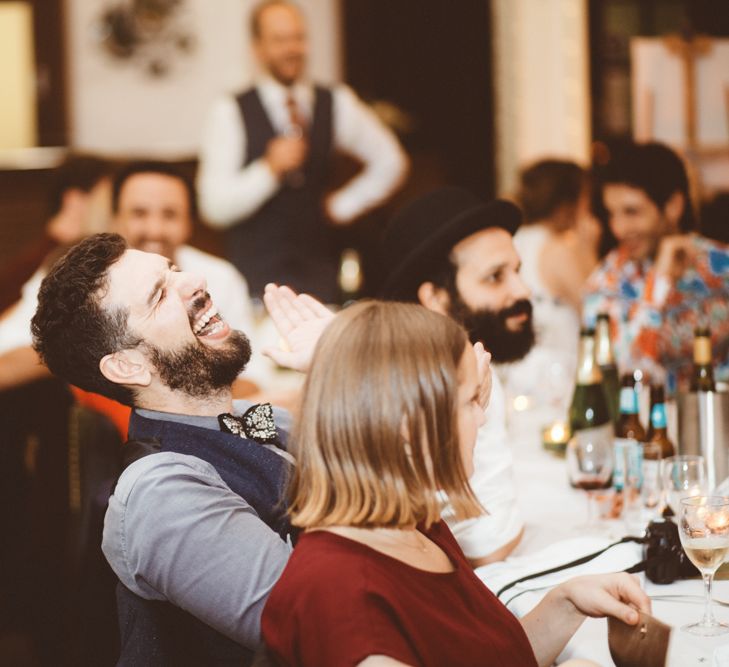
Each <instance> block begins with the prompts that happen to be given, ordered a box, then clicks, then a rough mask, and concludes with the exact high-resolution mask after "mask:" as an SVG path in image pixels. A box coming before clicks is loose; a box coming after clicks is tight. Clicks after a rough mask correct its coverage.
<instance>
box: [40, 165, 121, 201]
mask: <svg viewBox="0 0 729 667" xmlns="http://www.w3.org/2000/svg"><path fill="white" fill-rule="evenodd" d="M111 171H112V166H111V164H110V163H109V162H107V161H106V160H104V159H103V158H100V157H96V156H95V155H84V154H80V153H79V154H72V155H68V156H67V157H66V158H65V159H64V160H63V162H62V163H61V164H60V165H58V167H56V169H55V170H54V171H53V174H52V176H51V190H50V195H49V198H48V204H49V208H50V215H55V214H56V213H58V212H59V211H60V210H61V206H62V205H63V195H64V194H65V193H66V192H68V191H69V190H81V191H82V192H91V190H93V189H94V187H95V186H96V185H97V184H98V183H99V181H101V179H102V178H105V177H107V176H110V175H111Z"/></svg>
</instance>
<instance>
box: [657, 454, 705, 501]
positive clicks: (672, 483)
mask: <svg viewBox="0 0 729 667" xmlns="http://www.w3.org/2000/svg"><path fill="white" fill-rule="evenodd" d="M661 478H662V481H663V490H664V492H665V494H666V504H668V505H669V506H670V507H671V509H672V510H673V513H674V514H676V515H677V514H678V512H679V509H680V504H681V500H682V499H683V498H687V497H689V496H700V495H706V493H707V492H708V490H709V489H708V488H707V484H708V480H707V475H706V461H704V457H703V456H698V455H695V454H684V455H681V456H669V457H668V458H665V459H663V461H661Z"/></svg>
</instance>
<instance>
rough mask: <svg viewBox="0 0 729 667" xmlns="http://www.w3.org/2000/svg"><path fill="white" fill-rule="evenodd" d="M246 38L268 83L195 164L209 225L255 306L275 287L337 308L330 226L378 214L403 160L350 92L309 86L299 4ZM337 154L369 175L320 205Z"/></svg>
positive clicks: (225, 119)
mask: <svg viewBox="0 0 729 667" xmlns="http://www.w3.org/2000/svg"><path fill="white" fill-rule="evenodd" d="M251 39H252V41H253V47H254V53H255V56H256V60H257V61H258V63H259V65H260V68H261V70H262V76H261V77H260V79H259V80H258V81H257V83H256V84H255V85H254V86H253V87H252V88H250V89H248V90H246V91H244V92H243V93H241V94H239V95H237V96H234V97H231V96H226V97H223V98H221V99H220V100H218V101H217V102H216V104H215V106H214V107H213V108H212V110H211V112H210V116H209V118H208V120H207V123H206V126H205V130H204V134H203V142H202V151H201V155H200V172H199V177H198V188H199V192H200V203H201V208H202V211H203V213H204V216H205V218H206V220H207V222H209V224H210V225H212V226H213V227H216V228H219V229H224V230H226V248H227V252H228V256H229V258H230V259H231V261H232V262H233V263H234V264H235V265H236V266H237V268H238V269H239V270H240V271H241V273H243V275H244V276H245V277H246V279H247V280H248V284H249V286H250V288H251V294H252V295H253V296H261V294H262V293H263V288H264V286H265V285H266V283H268V282H277V283H281V284H286V285H290V286H291V287H294V288H295V289H296V290H297V291H299V292H308V293H310V294H314V295H315V296H317V297H318V298H320V299H322V300H323V301H325V302H333V301H335V300H336V298H337V296H338V295H337V284H336V280H337V268H338V257H337V255H336V249H335V248H334V247H332V244H331V238H330V236H331V235H330V234H329V227H330V223H331V224H335V225H346V224H349V223H350V222H352V221H353V220H355V219H356V218H357V217H359V216H360V215H362V214H363V213H365V212H366V211H367V210H369V209H371V208H372V207H374V206H376V205H378V204H380V203H381V202H382V201H383V200H384V199H385V198H387V197H388V196H389V195H390V194H391V193H392V192H393V191H394V190H395V189H396V188H397V187H398V185H399V184H400V183H401V181H402V179H403V176H404V174H405V171H406V168H407V158H406V157H405V155H404V153H403V151H402V149H401V148H400V146H399V144H398V142H397V140H396V139H395V137H394V135H393V134H392V133H391V132H390V131H389V130H388V129H387V128H385V127H384V126H383V125H382V123H381V122H380V121H379V120H378V119H377V117H376V116H375V115H374V114H373V113H372V112H371V111H370V110H369V109H368V108H367V107H366V106H365V105H364V104H363V103H362V102H361V101H360V100H359V99H358V98H357V96H356V95H355V94H354V93H353V92H352V91H351V90H350V89H349V88H347V87H346V86H342V85H340V86H335V87H333V88H325V87H322V86H319V85H313V84H311V83H309V82H308V81H307V80H306V79H305V68H306V58H307V52H308V39H307V34H306V26H305V23H304V19H303V17H302V15H301V13H300V11H299V10H298V8H297V7H296V6H295V5H294V4H293V3H291V2H288V1H286V0H267V1H265V2H262V3H260V4H258V5H257V6H256V7H255V8H254V9H253V11H252V14H251ZM335 150H337V151H342V152H345V153H348V154H350V155H352V156H353V157H354V158H356V159H357V160H359V161H361V162H362V164H363V169H362V171H361V172H360V173H359V174H357V176H355V177H354V178H353V179H351V180H350V181H349V182H348V183H346V184H345V185H344V187H342V188H341V189H339V190H337V191H336V192H334V193H332V194H331V195H329V196H327V197H325V187H326V184H327V176H328V170H329V167H330V165H331V162H332V157H333V153H334V151H335Z"/></svg>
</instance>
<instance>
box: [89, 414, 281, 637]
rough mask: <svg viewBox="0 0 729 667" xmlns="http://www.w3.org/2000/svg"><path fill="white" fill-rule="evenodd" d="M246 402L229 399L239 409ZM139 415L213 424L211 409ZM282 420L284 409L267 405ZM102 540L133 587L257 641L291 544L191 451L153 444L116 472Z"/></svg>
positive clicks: (120, 574) (225, 630) (212, 426)
mask: <svg viewBox="0 0 729 667" xmlns="http://www.w3.org/2000/svg"><path fill="white" fill-rule="evenodd" d="M249 405H250V403H248V402H245V401H235V407H234V412H235V413H236V414H241V413H242V412H244V411H245V409H246V408H247V407H248V406H249ZM137 412H138V413H139V414H140V415H142V416H143V417H147V418H151V419H165V420H170V421H178V422H182V423H185V424H189V425H191V426H198V427H202V428H210V429H214V430H220V427H219V425H218V420H217V418H216V417H194V416H188V415H172V414H169V413H161V412H154V411H149V410H138V411H137ZM275 418H276V423H277V425H280V426H283V427H284V428H286V427H287V426H288V424H289V423H290V418H289V416H288V413H282V412H280V411H276V412H275ZM102 550H103V552H104V555H105V556H106V559H107V560H108V561H109V564H110V565H111V567H112V569H113V570H114V572H115V573H116V575H117V576H118V577H119V580H120V581H121V582H122V583H123V584H124V585H125V586H126V587H127V588H129V589H130V590H131V591H133V592H134V593H136V594H137V595H139V596H140V597H143V598H146V599H149V600H166V601H168V602H170V603H172V604H174V605H175V606H177V607H180V608H182V609H184V610H186V611H188V612H190V613H191V614H192V615H193V616H195V617H197V618H198V619H200V620H201V621H203V622H204V623H207V624H208V625H210V626H211V627H213V628H214V629H216V630H218V631H219V632H221V633H223V634H224V635H226V636H228V637H230V638H231V639H233V640H235V641H236V642H238V643H240V644H243V645H244V646H248V647H251V648H254V647H256V646H257V645H258V644H259V642H260V619H261V612H262V611H263V606H264V604H265V602H266V598H267V597H268V594H269V592H270V591H271V588H272V587H273V585H274V584H275V583H276V581H277V580H278V578H279V576H280V574H281V572H282V571H283V568H284V566H285V565H286V561H287V560H288V557H289V554H290V552H291V545H289V544H287V543H285V542H283V541H282V540H281V538H280V537H279V535H278V534H277V533H275V532H274V531H273V530H272V529H271V528H269V527H268V526H267V525H266V524H265V523H264V522H263V521H262V520H261V519H260V518H259V517H258V515H257V513H256V512H255V510H254V509H253V508H252V507H251V506H250V505H249V504H248V503H247V502H246V501H245V499H243V498H241V497H240V496H239V495H237V494H236V493H234V492H233V491H231V489H230V488H229V487H228V486H227V484H226V483H225V482H224V481H223V480H222V479H221V477H220V475H219V474H218V473H217V471H216V470H215V468H214V467H213V466H212V465H210V464H209V463H207V462H206V461H203V460H202V459H199V458H197V457H194V456H188V455H185V454H178V453H176V452H159V453H156V454H151V455H149V456H145V457H143V458H141V459H139V460H138V461H135V462H134V463H132V464H131V465H130V466H129V467H128V468H127V469H126V470H125V471H124V472H123V473H122V475H121V477H120V478H119V482H118V483H117V486H116V489H115V491H114V494H113V495H112V496H111V498H110V499H109V509H108V510H107V512H106V517H105V519H104V537H103V541H102Z"/></svg>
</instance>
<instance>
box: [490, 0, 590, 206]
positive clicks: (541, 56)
mask: <svg viewBox="0 0 729 667" xmlns="http://www.w3.org/2000/svg"><path fill="white" fill-rule="evenodd" d="M492 8H493V19H494V20H493V25H494V35H493V37H494V85H495V109H496V128H495V130H496V131H495V136H496V152H497V156H496V162H497V164H496V171H497V181H498V182H497V190H498V191H499V192H500V193H502V194H503V193H507V192H509V191H511V190H512V189H513V187H514V185H515V183H516V178H517V174H518V170H519V168H520V167H521V166H523V165H524V164H525V163H528V162H530V161H533V160H535V159H538V158H541V157H545V156H550V157H563V158H570V159H573V160H577V161H578V162H582V163H586V162H587V160H588V157H589V148H590V135H591V130H590V92H589V90H590V89H589V70H588V68H589V49H588V24H587V0H493V2H492Z"/></svg>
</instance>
